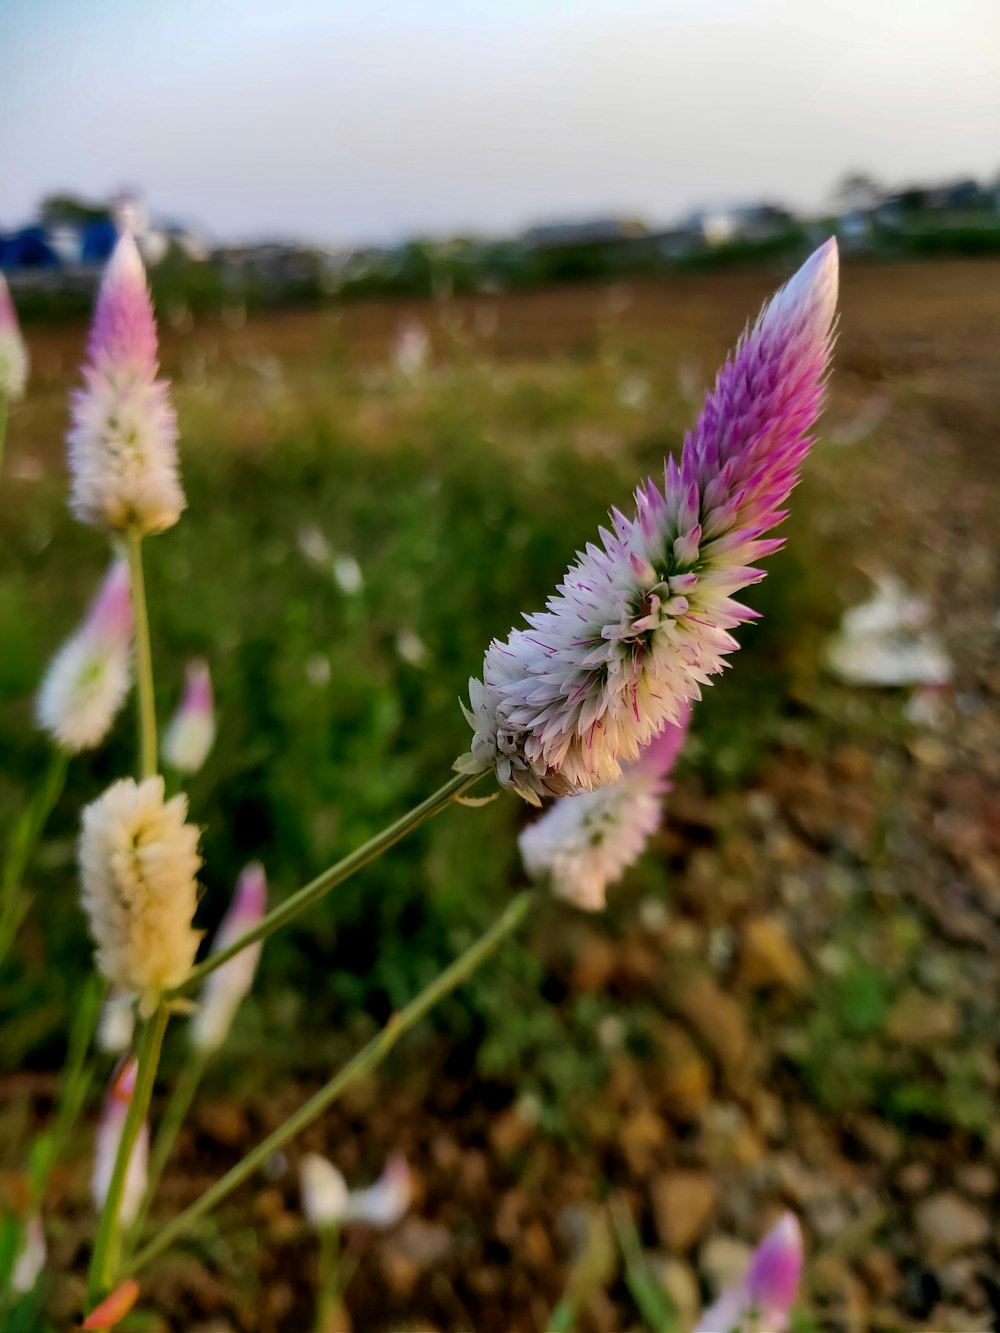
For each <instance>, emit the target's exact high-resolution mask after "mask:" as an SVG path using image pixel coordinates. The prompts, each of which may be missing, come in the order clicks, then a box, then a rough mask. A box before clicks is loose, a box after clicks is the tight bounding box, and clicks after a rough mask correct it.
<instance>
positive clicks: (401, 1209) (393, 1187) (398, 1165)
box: [344, 1153, 413, 1228]
mask: <svg viewBox="0 0 1000 1333" xmlns="http://www.w3.org/2000/svg"><path fill="white" fill-rule="evenodd" d="M412 1193H413V1189H412V1184H411V1181H410V1168H409V1166H407V1163H406V1158H405V1157H404V1156H403V1155H402V1154H401V1153H395V1154H394V1155H393V1156H392V1157H390V1158H389V1160H388V1162H386V1165H385V1170H384V1171H383V1172H382V1174H381V1176H379V1178H378V1180H377V1181H376V1182H375V1184H374V1185H371V1186H369V1188H368V1189H364V1190H352V1191H351V1193H350V1195H349V1196H348V1200H347V1208H346V1211H345V1214H344V1220H345V1221H346V1222H367V1223H368V1225H369V1226H373V1227H379V1228H388V1227H394V1226H395V1225H396V1223H397V1222H399V1221H400V1220H401V1218H402V1217H403V1215H404V1214H405V1213H406V1210H407V1209H408V1208H409V1206H410V1200H411V1198H412Z"/></svg>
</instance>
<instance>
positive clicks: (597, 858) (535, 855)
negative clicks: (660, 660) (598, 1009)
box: [518, 704, 691, 912]
mask: <svg viewBox="0 0 1000 1333" xmlns="http://www.w3.org/2000/svg"><path fill="white" fill-rule="evenodd" d="M690 713H691V709H690V705H687V704H685V705H684V706H683V709H682V716H681V721H680V723H679V725H676V726H675V725H674V724H673V723H669V722H668V723H667V725H666V726H665V727H664V728H663V730H662V731H661V732H660V734H659V736H657V737H655V738H654V739H653V740H652V741H650V743H649V744H648V745H647V746H646V747H645V748H644V749H643V750H642V751H641V753H640V755H639V758H638V759H636V760H634V761H633V762H632V763H630V764H626V765H625V767H624V768H623V770H622V776H621V777H620V778H619V779H618V781H617V782H611V783H608V784H607V785H606V786H604V787H598V788H597V790H596V791H587V792H581V793H580V795H578V796H564V797H563V798H562V800H560V801H556V803H555V804H554V805H553V806H552V807H551V808H550V809H549V810H546V812H545V814H543V815H542V816H541V818H540V819H536V820H535V822H534V823H533V824H529V825H528V827H527V828H526V829H524V831H523V832H522V833H521V835H520V837H519V839H518V844H519V846H520V848H521V857H522V859H523V861H524V865H525V869H526V870H527V871H528V874H529V875H531V876H532V877H533V878H536V879H538V878H541V877H543V876H544V875H550V876H551V879H552V891H553V893H555V895H556V897H557V898H563V899H565V900H566V902H570V903H572V904H573V905H574V906H575V907H580V908H582V909H583V910H584V911H587V912H599V911H600V910H601V909H602V908H603V907H604V905H605V891H606V889H607V888H608V886H609V885H610V884H614V883H616V881H617V880H618V879H620V878H621V876H622V874H624V872H625V871H626V870H627V869H628V867H629V866H630V865H631V864H632V863H633V861H635V860H637V858H638V857H639V856H640V855H641V853H642V851H643V849H644V848H645V846H646V842H647V840H648V838H649V836H650V834H652V833H654V832H655V830H656V829H657V828H658V826H659V823H660V816H661V813H662V806H661V799H660V798H661V797H662V796H663V793H664V792H665V791H667V790H668V788H669V783H668V782H667V774H668V773H669V772H670V770H671V769H672V768H673V766H674V763H675V761H676V759H677V755H678V754H679V753H680V749H681V746H682V745H683V744H684V738H685V736H686V735H687V727H688V722H689V719H690Z"/></svg>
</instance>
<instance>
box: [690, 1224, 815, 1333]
mask: <svg viewBox="0 0 1000 1333" xmlns="http://www.w3.org/2000/svg"><path fill="white" fill-rule="evenodd" d="M801 1276H802V1232H801V1231H800V1230H799V1224H798V1222H797V1220H796V1219H795V1217H794V1216H793V1215H792V1214H791V1213H785V1214H784V1216H783V1217H782V1218H781V1220H780V1221H779V1222H778V1224H777V1225H776V1226H775V1227H773V1228H772V1229H771V1230H770V1231H769V1232H768V1234H767V1235H766V1236H765V1237H764V1239H763V1240H762V1241H761V1243H760V1244H759V1245H758V1246H757V1249H756V1250H755V1251H754V1254H753V1258H752V1259H751V1260H750V1267H749V1268H748V1270H747V1274H746V1277H745V1278H744V1279H743V1281H742V1282H741V1283H739V1284H738V1285H737V1286H734V1287H729V1288H727V1289H726V1290H725V1291H724V1292H723V1293H722V1295H721V1296H720V1297H719V1299H718V1300H717V1301H716V1302H715V1304H714V1305H713V1306H712V1307H711V1308H710V1309H708V1310H706V1311H705V1313H704V1314H703V1315H702V1317H701V1320H700V1322H699V1324H698V1327H697V1328H696V1329H695V1333H763V1330H767V1333H784V1330H785V1329H787V1327H788V1316H789V1313H790V1311H791V1308H792V1305H793V1303H794V1301H795V1293H796V1290H797V1288H798V1285H799V1279H800V1278H801Z"/></svg>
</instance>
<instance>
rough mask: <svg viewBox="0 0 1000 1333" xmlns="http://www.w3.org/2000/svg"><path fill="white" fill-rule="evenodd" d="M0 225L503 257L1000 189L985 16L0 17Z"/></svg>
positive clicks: (190, 0) (202, 3)
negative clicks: (478, 240)
mask: <svg viewBox="0 0 1000 1333" xmlns="http://www.w3.org/2000/svg"><path fill="white" fill-rule="evenodd" d="M0 11H2V18H0V127H2V129H0V227H2V226H11V225H15V224H17V223H20V222H23V221H26V220H28V219H29V218H30V216H31V214H32V211H33V208H34V206H35V204H36V202H37V200H38V199H39V198H40V197H41V195H43V194H44V193H46V192H50V191H52V190H54V189H68V190H74V191H77V192H80V193H82V194H85V195H92V196H96V197H103V196H106V195H107V194H108V193H109V192H111V191H113V190H115V189H116V188H118V187H120V186H122V185H126V184H127V185H136V186H139V187H141V188H142V189H143V190H144V191H145V192H146V194H147V196H148V198H149V200H150V203H151V205H152V208H153V210H154V213H155V214H157V215H160V216H164V217H168V218H171V219H179V220H184V221H187V222H190V223H194V224H196V225H198V226H199V227H202V228H205V229H207V230H208V231H209V232H210V233H211V234H213V235H214V236H216V237H219V238H244V237H251V236H260V235H285V236H290V235H297V236H305V237H309V238H313V239H317V240H324V241H330V242H342V241H352V240H384V239H392V238H397V237H399V236H402V235H405V234H411V233H414V232H421V231H431V232H443V233H448V232H457V231H460V230H469V231H476V232H483V233H488V234H494V233H495V234H500V233H503V232H505V231H508V230H510V229H511V228H513V227H519V226H521V225H524V224H526V223H530V222H538V221H545V220H551V219H553V218H566V217H576V216H582V215H592V214H607V213H616V214H617V213H628V214H634V215H638V216H641V217H643V218H645V219H647V220H649V221H653V222H669V221H670V220H671V219H673V218H674V217H676V216H678V215H679V214H681V213H683V212H685V211H687V210H689V209H691V208H692V207H695V206H700V205H711V204H719V203H725V202H734V201H748V200H753V199H757V198H762V197H767V198H770V199H774V200H776V201H779V202H780V201H786V202H789V203H791V204H793V205H795V206H799V207H807V208H811V207H817V206H819V205H821V204H822V203H823V202H824V200H826V199H827V198H828V196H829V192H830V188H831V186H832V185H833V183H834V181H835V180H836V179H837V178H838V176H840V175H841V174H842V173H843V172H844V171H845V170H847V169H849V168H861V169H865V170H867V171H870V172H872V173H873V174H874V175H876V176H877V177H879V178H880V179H882V180H884V181H886V182H887V183H890V184H898V183H903V182H906V181H907V180H910V179H917V180H924V179H927V180H935V179H939V178H948V177H955V176H959V175H967V174H972V175H977V176H980V177H983V176H985V177H989V178H996V177H997V176H998V175H1000V0H367V3H365V0H351V3H346V2H345V0H0Z"/></svg>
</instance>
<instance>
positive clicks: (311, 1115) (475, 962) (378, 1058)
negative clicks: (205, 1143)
mask: <svg viewBox="0 0 1000 1333" xmlns="http://www.w3.org/2000/svg"><path fill="white" fill-rule="evenodd" d="M534 901H535V894H534V893H533V892H532V891H531V890H526V891H525V892H524V893H520V894H518V896H517V897H516V898H513V899H511V901H510V903H508V905H507V907H506V908H505V910H504V911H503V913H502V914H501V916H500V917H499V918H498V919H497V920H496V921H495V922H494V923H493V925H492V926H490V928H489V930H487V931H486V932H485V933H484V934H483V935H481V936H480V937H479V939H478V940H476V942H475V943H474V944H472V945H470V946H469V948H468V949H466V951H465V953H463V954H461V955H460V956H459V957H458V958H456V959H455V961H454V962H453V963H451V964H450V966H448V967H446V968H445V970H444V971H443V972H442V973H441V974H440V975H439V976H437V977H435V979H434V980H433V981H432V982H431V984H430V985H429V986H427V987H426V988H425V989H424V990H422V991H421V992H420V994H419V995H418V996H416V998H415V999H413V1000H411V1001H410V1003H409V1004H408V1005H407V1006H406V1008H405V1009H401V1010H400V1012H399V1013H398V1014H395V1015H394V1016H393V1017H392V1018H391V1019H390V1020H389V1022H388V1023H387V1024H386V1025H385V1027H384V1028H383V1029H382V1031H381V1032H380V1033H378V1035H377V1036H375V1037H373V1038H372V1039H371V1041H370V1042H368V1044H367V1045H366V1046H364V1047H362V1049H361V1050H360V1051H359V1052H358V1054H357V1055H356V1056H355V1057H354V1059H353V1060H351V1061H349V1063H348V1064H346V1065H345V1066H344V1068H343V1069H342V1070H341V1071H340V1073H339V1074H337V1075H335V1076H334V1077H333V1078H332V1079H331V1080H330V1081H329V1083H327V1084H325V1085H324V1086H323V1087H322V1088H320V1090H319V1091H318V1092H317V1093H315V1094H314V1095H313V1096H312V1097H310V1098H309V1100H308V1101H307V1102H306V1103H305V1104H304V1105H303V1106H300V1107H299V1109H298V1110H297V1111H296V1112H295V1114H294V1115H293V1116H291V1117H290V1118H289V1119H288V1120H286V1121H285V1123H284V1124H283V1125H280V1126H279V1127H278V1128H277V1129H276V1130H275V1131H274V1132H273V1133H272V1134H269V1135H268V1136H267V1138H266V1139H264V1140H263V1141H262V1142H261V1143H259V1144H258V1145H257V1147H256V1148H254V1149H253V1150H252V1151H251V1152H249V1153H248V1154H247V1155H246V1157H244V1158H243V1160H242V1161H241V1162H237V1164H236V1165H235V1166H234V1167H233V1168H232V1170H230V1171H227V1172H226V1174H225V1175H224V1176H223V1177H222V1178H221V1179H220V1180H217V1181H216V1182H215V1184H214V1185H211V1186H209V1188H208V1189H207V1190H206V1191H205V1193H204V1194H203V1195H202V1196H201V1198H200V1199H196V1200H195V1202H194V1203H193V1204H191V1205H190V1207H188V1208H185V1209H184V1211H183V1212H182V1213H178V1215H177V1216H176V1217H175V1218H173V1219H172V1220H171V1221H170V1222H168V1223H167V1224H166V1226H164V1227H163V1228H162V1229H161V1231H160V1232H159V1233H158V1235H157V1236H156V1237H155V1239H153V1240H151V1241H150V1243H149V1244H148V1245H147V1246H145V1248H144V1249H142V1250H140V1251H139V1253H138V1254H137V1255H136V1256H135V1258H134V1259H133V1260H132V1261H131V1262H130V1263H127V1264H126V1265H125V1268H124V1271H123V1273H122V1276H123V1277H132V1276H134V1274H136V1273H137V1272H138V1271H139V1270H140V1269H141V1268H145V1266H146V1265H147V1264H148V1263H149V1262H150V1260H151V1259H155V1258H156V1256H157V1255H158V1254H161V1253H162V1252H163V1251H164V1250H166V1249H168V1248H169V1247H170V1246H171V1245H172V1244H173V1243H174V1241H175V1240H177V1238H178V1237H179V1236H182V1235H184V1233H185V1232H186V1231H189V1230H190V1229H191V1227H192V1226H193V1225H194V1223H195V1222H197V1221H199V1220H200V1219H201V1218H202V1217H204V1216H205V1214H206V1213H209V1212H211V1210H212V1209H213V1208H214V1207H215V1206H216V1204H218V1203H221V1201H222V1200H223V1199H224V1198H225V1197H226V1195H227V1194H230V1193H232V1191H233V1190H234V1189H236V1187H237V1185H242V1183H243V1182H244V1180H246V1179H248V1177H250V1176H252V1175H253V1173H254V1172H255V1171H256V1170H257V1169H258V1167H260V1166H262V1165H263V1164H264V1162H266V1161H267V1159H268V1157H270V1155H271V1154H272V1153H273V1152H277V1151H278V1149H280V1148H283V1147H284V1146H285V1144H286V1143H288V1142H289V1140H291V1139H293V1138H294V1137H295V1135H296V1134H298V1133H300V1132H301V1131H302V1130H303V1129H305V1128H306V1126H307V1125H311V1124H312V1122H313V1121H314V1120H315V1119H316V1118H317V1116H319V1115H322V1113H323V1112H324V1111H325V1110H326V1109H327V1107H328V1106H332V1105H333V1103H334V1102H335V1101H336V1100H337V1098H338V1097H340V1096H341V1095H342V1094H343V1093H344V1091H345V1090H346V1089H347V1088H349V1087H350V1086H351V1084H352V1083H355V1082H356V1081H357V1080H358V1079H360V1078H363V1077H364V1076H365V1075H366V1074H369V1073H371V1071H372V1070H373V1069H377V1068H378V1066H379V1065H380V1064H381V1063H382V1061H383V1060H384V1059H385V1057H386V1056H387V1055H388V1054H389V1052H390V1051H391V1050H392V1048H393V1047H394V1046H395V1045H396V1043H397V1041H399V1039H400V1037H402V1036H403V1034H404V1033H405V1032H408V1031H409V1030H410V1028H412V1027H413V1026H414V1025H415V1024H416V1023H418V1022H419V1021H420V1019H421V1018H423V1016H424V1015H425V1014H426V1013H427V1012H428V1010H430V1009H432V1008H433V1007H434V1005H435V1004H437V1002H438V1000H440V999H442V998H443V997H444V996H445V995H447V994H448V993H449V992H450V991H452V990H454V989H455V988H456V986H460V985H461V984H462V982H463V981H466V980H467V979H468V977H469V976H470V975H471V974H472V973H473V972H474V971H475V970H476V968H477V967H478V966H479V964H480V963H482V962H483V961H484V959H486V958H488V957H489V955H490V954H491V953H492V952H493V951H494V949H496V947H497V946H498V945H499V944H500V943H501V941H502V940H504V939H505V938H506V937H507V936H508V935H510V934H512V933H513V932H514V931H515V930H516V929H517V927H518V926H519V925H520V923H521V922H522V921H523V920H524V918H525V916H526V915H527V912H528V909H529V908H530V907H531V905H532V903H533V902H534Z"/></svg>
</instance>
